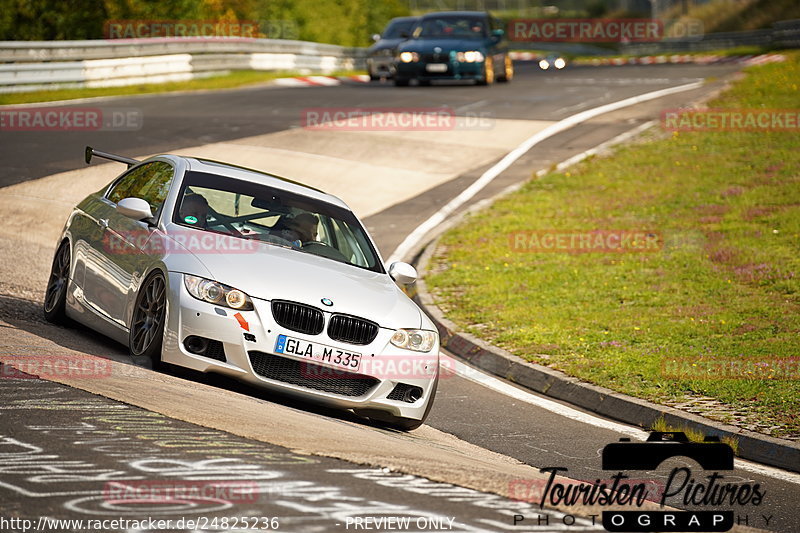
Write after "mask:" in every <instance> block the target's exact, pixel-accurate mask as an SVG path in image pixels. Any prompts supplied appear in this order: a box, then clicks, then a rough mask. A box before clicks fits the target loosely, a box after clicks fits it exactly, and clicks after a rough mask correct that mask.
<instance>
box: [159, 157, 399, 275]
mask: <svg viewBox="0 0 800 533" xmlns="http://www.w3.org/2000/svg"><path fill="white" fill-rule="evenodd" d="M172 220H173V222H175V223H176V224H180V225H181V226H187V227H191V228H195V229H198V230H202V231H208V232H214V233H222V234H226V235H231V236H233V237H237V238H241V239H253V240H257V241H259V242H262V243H264V244H267V245H274V246H281V247H283V248H287V249H292V250H296V251H297V252H302V253H310V254H313V255H317V256H320V257H325V258H327V259H332V260H334V261H338V262H340V263H347V264H349V265H354V266H357V267H361V268H365V269H367V270H371V271H373V272H381V273H383V272H384V270H383V267H382V265H381V264H380V261H379V260H378V255H377V253H376V252H375V250H374V248H373V246H372V243H371V242H370V240H369V238H368V237H367V234H366V232H365V231H364V229H363V227H362V226H361V224H360V223H359V222H358V219H356V217H355V215H354V214H353V213H352V212H350V211H348V210H347V209H344V208H342V207H339V206H336V205H333V204H330V203H328V202H324V201H321V200H317V199H314V198H310V197H308V196H303V195H299V194H295V193H291V192H287V191H284V190H281V189H276V188H273V187H268V186H266V185H260V184H257V183H251V182H248V181H242V180H237V179H233V178H228V177H223V176H219V175H215V174H207V173H203V172H188V173H187V174H186V176H185V178H184V181H183V184H182V186H181V191H180V195H179V199H178V202H177V203H176V208H175V212H174V215H173V218H172Z"/></svg>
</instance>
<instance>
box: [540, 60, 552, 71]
mask: <svg viewBox="0 0 800 533" xmlns="http://www.w3.org/2000/svg"><path fill="white" fill-rule="evenodd" d="M539 68H540V69H542V70H547V69H549V68H550V63H548V62H547V60H546V59H542V60H541V61H539Z"/></svg>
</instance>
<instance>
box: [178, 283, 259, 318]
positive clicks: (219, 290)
mask: <svg viewBox="0 0 800 533" xmlns="http://www.w3.org/2000/svg"><path fill="white" fill-rule="evenodd" d="M183 284H184V285H186V290H187V291H189V294H191V295H192V296H194V297H195V298H197V299H198V300H202V301H204V302H208V303H210V304H215V305H223V306H225V307H230V308H231V309H237V310H239V311H252V310H253V301H252V300H251V299H250V297H249V296H248V295H246V294H245V293H243V292H242V291H240V290H239V289H234V288H233V287H230V286H228V285H225V284H222V283H218V282H216V281H211V280H210V279H204V278H198V277H197V276H190V275H189V274H184V275H183Z"/></svg>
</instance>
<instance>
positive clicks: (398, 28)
mask: <svg viewBox="0 0 800 533" xmlns="http://www.w3.org/2000/svg"><path fill="white" fill-rule="evenodd" d="M416 23H417V20H416V19H407V20H395V21H393V22H390V23H389V26H387V27H386V31H384V32H383V35H381V38H383V39H400V38H401V37H402V36H403V35H402V34H403V33H406V34H408V35H410V34H411V30H412V29H413V28H414V24H416Z"/></svg>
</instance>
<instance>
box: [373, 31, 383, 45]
mask: <svg viewBox="0 0 800 533" xmlns="http://www.w3.org/2000/svg"><path fill="white" fill-rule="evenodd" d="M372 40H373V41H375V42H376V43H377V42H378V41H380V40H381V34H380V33H373V34H372Z"/></svg>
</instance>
